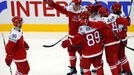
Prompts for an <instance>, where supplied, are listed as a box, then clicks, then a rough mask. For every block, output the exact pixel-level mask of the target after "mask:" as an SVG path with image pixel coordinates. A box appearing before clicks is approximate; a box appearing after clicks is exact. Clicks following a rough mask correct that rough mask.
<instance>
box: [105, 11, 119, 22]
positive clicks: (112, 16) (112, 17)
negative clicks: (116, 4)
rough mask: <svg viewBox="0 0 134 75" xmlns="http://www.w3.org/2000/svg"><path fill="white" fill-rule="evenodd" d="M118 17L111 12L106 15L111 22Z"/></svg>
mask: <svg viewBox="0 0 134 75" xmlns="http://www.w3.org/2000/svg"><path fill="white" fill-rule="evenodd" d="M118 17H119V16H118V15H116V14H112V13H111V14H110V15H109V16H108V20H109V21H110V22H111V23H113V22H115V21H116V19H117V18H118Z"/></svg>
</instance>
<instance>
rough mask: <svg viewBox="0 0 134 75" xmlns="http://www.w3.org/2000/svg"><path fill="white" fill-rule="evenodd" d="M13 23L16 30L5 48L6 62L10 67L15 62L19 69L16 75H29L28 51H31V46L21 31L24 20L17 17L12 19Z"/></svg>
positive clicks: (11, 34) (12, 31)
mask: <svg viewBox="0 0 134 75" xmlns="http://www.w3.org/2000/svg"><path fill="white" fill-rule="evenodd" d="M12 23H13V25H14V28H12V30H11V31H10V34H9V40H8V43H7V44H6V47H5V50H6V58H5V62H6V64H7V65H8V66H10V65H11V63H12V61H14V62H15V64H16V67H17V71H16V74H15V75H28V72H29V70H30V67H29V63H28V61H27V57H26V55H27V54H26V50H28V49H29V46H28V44H27V43H26V42H25V41H24V37H23V31H22V29H21V27H22V23H23V19H22V18H21V17H19V16H15V17H13V18H12Z"/></svg>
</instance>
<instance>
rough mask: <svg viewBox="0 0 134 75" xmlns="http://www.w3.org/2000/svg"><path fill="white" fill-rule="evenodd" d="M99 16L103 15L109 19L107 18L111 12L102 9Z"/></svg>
mask: <svg viewBox="0 0 134 75" xmlns="http://www.w3.org/2000/svg"><path fill="white" fill-rule="evenodd" d="M99 14H101V15H102V16H104V17H107V16H108V15H109V11H108V9H107V8H105V7H101V8H100V9H99Z"/></svg>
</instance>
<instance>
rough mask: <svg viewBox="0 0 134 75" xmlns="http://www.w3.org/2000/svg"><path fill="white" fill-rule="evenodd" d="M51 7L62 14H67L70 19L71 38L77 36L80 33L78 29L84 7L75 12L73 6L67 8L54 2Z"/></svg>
mask: <svg viewBox="0 0 134 75" xmlns="http://www.w3.org/2000/svg"><path fill="white" fill-rule="evenodd" d="M50 6H52V7H53V8H55V9H56V10H58V11H59V12H61V13H62V14H65V15H66V16H67V17H68V18H69V34H70V35H71V36H73V35H75V34H76V33H77V32H78V28H79V15H80V13H81V12H82V10H83V8H82V6H81V9H80V10H78V11H74V9H73V6H72V5H69V6H67V7H62V6H60V5H58V4H56V3H54V2H52V3H51V5H50Z"/></svg>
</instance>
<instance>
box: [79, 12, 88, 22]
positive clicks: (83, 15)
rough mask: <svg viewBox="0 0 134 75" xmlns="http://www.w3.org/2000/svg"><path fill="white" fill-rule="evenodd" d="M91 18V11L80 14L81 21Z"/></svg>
mask: <svg viewBox="0 0 134 75" xmlns="http://www.w3.org/2000/svg"><path fill="white" fill-rule="evenodd" d="M89 16H90V12H89V11H83V12H82V13H81V14H80V19H82V20H84V19H89Z"/></svg>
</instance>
